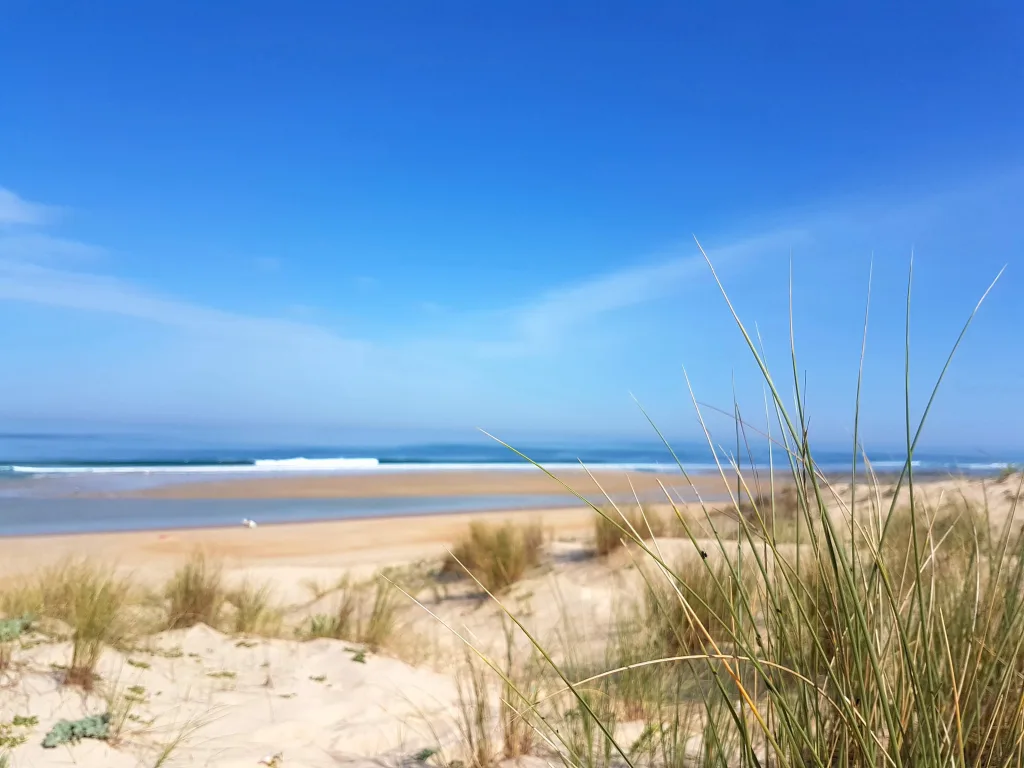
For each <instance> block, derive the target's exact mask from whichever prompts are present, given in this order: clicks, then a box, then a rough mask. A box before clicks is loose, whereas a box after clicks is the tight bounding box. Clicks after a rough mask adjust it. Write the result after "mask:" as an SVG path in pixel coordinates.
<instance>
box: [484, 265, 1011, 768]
mask: <svg viewBox="0 0 1024 768" xmlns="http://www.w3.org/2000/svg"><path fill="white" fill-rule="evenodd" d="M712 273H713V274H714V272H713V270H712ZM714 276H715V279H716V280H717V275H714ZM719 285H721V284H720V283H719ZM723 295H724V289H723ZM726 300H727V306H728V308H729V311H730V313H731V314H732V316H733V318H734V319H735V320H736V322H737V325H738V327H739V329H740V332H741V335H742V337H743V339H744V341H745V342H746V344H747V346H748V349H749V351H750V354H751V356H752V358H753V360H754V363H755V364H756V365H757V367H758V369H759V370H760V372H761V374H762V375H763V379H764V384H765V389H766V395H767V418H766V419H765V420H764V422H763V423H761V424H759V425H756V426H755V425H753V424H751V423H750V422H749V421H748V420H747V419H745V418H743V416H742V415H741V411H740V409H739V407H738V406H736V405H734V408H733V409H732V413H733V414H735V417H736V426H735V432H736V435H735V439H736V443H737V447H736V451H735V453H734V454H732V455H728V454H723V452H722V451H721V449H720V448H719V445H718V444H717V443H716V442H715V440H714V438H713V437H711V435H710V434H709V435H708V445H709V448H710V449H711V450H712V451H713V452H714V454H715V456H716V460H717V461H718V462H719V466H720V469H721V473H722V475H723V477H732V478H735V483H736V484H737V485H739V486H740V489H739V491H738V492H736V491H731V492H730V493H731V495H732V502H731V508H732V512H733V517H734V520H735V535H734V536H729V537H728V538H727V537H726V536H724V535H723V534H722V533H719V532H718V531H717V529H716V527H715V525H714V522H715V521H714V519H713V518H714V516H715V515H716V514H717V513H718V512H719V510H712V509H708V508H705V509H704V514H705V516H706V517H707V520H708V523H709V524H708V526H707V528H706V530H709V531H711V536H710V539H708V538H704V537H701V536H698V535H697V532H696V531H695V530H693V529H692V528H691V527H690V526H689V525H688V524H687V522H686V520H685V518H681V519H682V520H683V525H684V528H685V538H686V539H687V540H688V542H689V544H688V546H689V547H690V552H689V557H688V558H687V559H685V560H675V559H672V560H666V558H665V556H664V554H663V552H662V549H661V548H660V547H659V546H658V543H657V542H647V541H645V539H644V537H643V536H642V535H639V534H637V533H634V532H626V533H624V534H623V537H624V538H626V539H627V540H628V541H629V542H630V543H631V547H635V549H636V550H637V553H638V555H637V556H638V557H640V558H642V559H644V560H646V561H647V562H648V563H649V566H650V567H649V568H648V569H647V570H648V571H649V572H650V574H651V576H650V577H649V578H650V579H651V581H650V582H648V584H649V588H650V591H651V594H652V595H653V596H655V597H656V600H654V602H653V604H652V603H650V602H648V603H647V604H646V606H645V607H644V608H643V609H642V613H641V614H640V618H641V619H642V620H643V621H642V624H643V626H638V627H637V628H636V631H635V632H634V633H633V636H634V637H635V638H636V639H638V640H643V641H644V642H638V643H637V646H638V647H639V648H640V649H641V650H640V652H641V653H642V654H644V655H643V656H641V657H639V658H635V657H634V659H631V660H629V661H628V663H625V664H622V663H618V662H616V663H617V666H611V667H610V668H608V669H606V670H604V671H603V672H587V673H586V676H585V677H584V678H581V677H579V676H577V675H576V674H574V673H573V670H572V669H570V667H569V666H568V665H567V664H566V662H564V661H560V660H558V659H557V658H556V657H554V656H552V655H551V654H549V653H548V652H547V651H546V650H545V648H544V646H543V644H542V643H540V642H539V641H538V640H537V639H536V638H533V636H532V635H531V636H530V637H531V640H532V641H533V642H534V644H535V646H536V647H537V648H538V652H539V653H541V654H544V655H545V658H546V659H548V661H549V662H550V665H551V669H552V671H553V673H554V674H555V675H556V676H557V677H558V679H559V680H561V682H562V688H561V696H562V697H563V698H564V700H565V701H566V702H568V707H567V710H566V711H567V712H572V711H576V712H578V714H576V715H573V716H571V717H569V718H568V720H563V721H559V723H558V724H557V725H552V724H551V723H550V722H549V721H548V720H547V719H546V718H545V717H543V716H541V715H540V714H539V713H538V716H537V717H536V718H535V719H534V721H533V723H534V725H535V727H537V729H538V730H539V731H540V732H543V733H544V734H545V735H546V736H547V743H548V744H549V745H550V748H551V750H552V751H553V752H554V753H555V754H554V757H555V758H557V759H559V760H561V761H562V762H564V763H565V764H568V765H601V764H607V763H609V762H612V761H614V762H618V763H621V764H625V765H628V766H631V767H632V766H635V765H637V763H638V761H639V760H641V757H640V755H642V754H646V755H647V759H649V760H651V761H652V762H654V763H655V764H659V763H660V764H664V765H673V766H674V765H681V764H684V762H692V763H694V764H698V765H702V766H705V767H706V768H711V767H715V768H726V766H750V768H753V767H754V766H775V765H777V766H819V767H821V768H825V767H826V766H828V767H831V766H850V767H853V766H892V768H910V766H914V767H915V768H916V767H917V766H924V767H925V768H939V767H940V766H950V767H953V768H966V767H967V766H972V767H973V766H1009V765H1021V764H1022V763H1024V738H1021V734H1022V733H1024V540H1022V538H1021V535H1020V533H1019V526H1017V525H1015V517H1016V504H1017V499H1016V497H1014V498H1013V499H1012V500H1010V501H1011V504H1010V510H1009V514H1008V515H1007V516H1006V517H1005V520H1004V521H1003V522H1000V523H998V524H997V523H995V522H994V520H995V519H996V518H993V516H992V515H991V514H990V510H988V509H987V508H983V509H981V510H973V509H968V510H959V512H955V513H954V514H952V515H951V514H950V510H949V509H948V508H947V507H946V506H945V505H944V504H942V503H938V504H936V503H933V502H932V501H930V500H929V499H927V498H926V497H925V496H924V495H923V494H921V493H919V492H918V489H917V488H916V486H915V478H914V463H913V459H914V453H915V451H916V449H917V446H918V442H919V439H920V436H921V434H922V430H923V426H924V424H925V421H926V419H927V416H928V413H929V411H930V409H931V405H932V402H933V401H934V398H935V393H936V391H937V390H938V388H939V384H940V383H941V381H942V378H943V376H944V375H945V373H946V370H947V368H948V366H949V364H950V361H951V360H952V357H953V352H955V351H956V349H957V348H958V346H959V344H960V342H961V340H962V339H963V337H964V334H965V333H966V331H967V328H968V326H969V325H970V322H971V320H972V319H973V318H974V316H975V313H976V312H977V311H978V307H980V302H979V305H978V307H976V308H975V310H974V312H972V313H971V315H970V318H969V319H968V322H967V323H966V324H965V326H964V328H963V331H962V332H961V334H960V336H959V337H958V338H957V340H956V343H955V344H954V345H953V352H951V353H950V356H949V359H947V361H946V364H945V366H944V367H943V368H942V371H941V373H940V375H939V377H938V379H937V381H936V383H935V386H934V388H933V390H932V393H931V396H930V397H929V399H928V400H927V401H926V402H925V404H924V409H923V412H922V415H921V416H920V418H919V419H918V420H917V421H916V422H915V421H914V419H913V418H912V415H911V407H910V397H909V394H908V393H909V389H910V387H909V384H907V385H905V388H904V389H905V392H904V396H905V399H906V402H907V413H906V460H905V464H904V466H903V468H902V471H901V472H900V473H899V476H898V478H897V479H896V481H895V484H894V485H893V488H892V493H891V494H890V493H888V492H885V491H884V490H883V489H882V488H881V487H879V484H878V481H877V478H876V477H875V476H874V475H873V473H872V471H871V468H870V465H869V463H868V462H867V460H866V458H865V457H864V456H863V449H862V446H861V444H860V441H859V407H860V403H859V394H860V391H861V390H860V384H861V380H860V377H859V376H858V381H857V385H858V386H857V393H858V401H857V403H856V408H855V411H854V421H853V428H852V441H851V443H852V445H851V456H850V472H849V475H848V478H849V486H847V487H848V491H847V490H843V491H842V492H840V490H839V489H838V488H837V487H835V486H834V485H833V483H834V480H830V478H829V477H828V476H827V475H826V474H825V473H824V472H823V471H822V469H821V468H820V467H819V466H818V464H817V463H816V461H815V452H814V447H813V445H812V442H811V439H810V437H809V435H810V430H809V427H808V424H809V414H808V411H807V403H806V400H805V394H804V388H803V385H802V382H801V379H800V376H799V375H798V372H799V370H800V368H799V365H798V363H797V357H796V351H795V348H794V349H793V350H792V361H791V365H790V366H787V368H789V369H791V371H792V379H791V380H789V381H786V382H785V383H782V380H779V381H777V380H776V379H775V378H773V376H772V375H771V373H770V372H769V368H768V365H767V363H766V362H765V359H764V356H763V352H762V346H761V344H760V341H759V340H755V338H754V337H752V336H751V335H750V334H749V333H748V331H747V329H746V327H745V326H744V325H743V323H742V322H741V321H740V320H739V317H738V315H737V314H736V313H735V310H734V308H733V306H732V304H731V303H729V302H728V297H726ZM909 314H910V313H909V294H908V313H907V317H908V327H909ZM866 338H867V323H866V320H865V346H866ZM906 356H907V359H908V360H909V332H908V346H907V353H906ZM861 370H862V371H863V366H862V367H861ZM784 391H785V392H787V393H788V392H793V393H795V402H794V403H793V404H790V403H789V402H788V400H787V399H784V397H783V395H782V393H783V392H784ZM694 402H695V403H697V402H698V401H697V399H696V396H694ZM703 411H704V407H703V406H699V405H698V406H697V412H698V416H700V418H701V421H702V424H704V425H705V427H706V426H707V424H706V423H705V422H704V420H703ZM725 412H726V413H728V411H725ZM730 431H732V428H730ZM709 432H710V430H709ZM755 439H763V440H765V443H766V445H767V447H768V448H769V450H770V452H771V469H770V470H769V471H768V472H765V470H764V469H763V468H754V467H752V468H751V469H750V471H749V472H741V471H740V470H741V466H740V465H741V461H742V458H741V457H742V456H744V455H745V453H746V450H747V447H748V446H749V445H750V444H751V442H753V441H754V440H755ZM681 468H682V469H683V470H685V467H683V466H682V465H681ZM759 473H760V475H759ZM776 473H778V475H779V476H778V477H776V476H775V475H776ZM766 474H767V475H768V476H767V477H766V476H765V475H766ZM750 478H756V480H757V483H756V486H757V487H754V488H752V487H750V484H749V482H748V481H749V479H750ZM552 479H553V481H554V482H559V481H558V479H557V478H555V477H554V475H552ZM784 483H785V484H788V485H789V486H791V487H792V488H793V489H794V490H793V491H792V492H791V493H792V494H795V496H791V497H789V498H783V499H780V498H777V496H776V494H778V493H779V492H780V491H781V489H782V488H783V487H784V485H783V484H784ZM888 486H890V483H888V482H887V483H886V487H888ZM765 487H768V488H769V489H770V490H769V491H768V492H767V494H766V495H761V494H763V493H764V492H763V491H762V492H761V493H759V491H758V488H765ZM786 493H787V494H789V493H790V492H789V491H787V492H786ZM581 498H582V497H581ZM745 499H754V500H755V502H754V503H751V504H749V506H747V507H746V508H745V504H744V500H745ZM780 501H781V502H782V503H781V504H780ZM794 502H795V503H794ZM766 505H770V507H771V508H772V509H773V510H774V512H773V515H774V519H773V518H772V517H768V516H766V515H765V514H764V508H765V507H766ZM780 507H781V508H783V509H786V510H788V514H794V513H795V517H796V522H797V523H798V525H796V526H792V527H790V531H791V533H790V532H787V534H786V535H785V537H784V539H783V537H780V536H779V535H777V529H778V528H779V525H778V523H779V522H780V521H779V519H778V511H779V509H780ZM594 511H595V512H597V513H598V514H601V513H602V511H603V510H602V509H600V508H598V507H596V506H594ZM719 555H721V557H720V556H719ZM701 569H703V570H701ZM748 572H749V573H750V574H751V576H749V577H748V576H746V575H745V574H747V573H748ZM657 578H660V580H661V584H660V586H657V585H655V582H654V579H657ZM524 631H525V627H524ZM650 638H653V640H651V641H650V642H647V640H648V639H650ZM478 652H479V653H481V654H483V651H482V650H481V649H478ZM492 666H493V668H494V669H497V668H498V667H497V665H493V664H492ZM647 668H651V669H661V670H664V673H663V674H662V675H661V679H659V676H658V675H655V674H651V675H650V676H648V677H646V678H641V683H640V684H641V685H643V686H647V687H648V690H647V691H634V693H648V694H650V695H651V698H653V700H654V701H653V704H651V705H649V706H646V707H645V708H644V711H643V715H644V717H645V719H646V727H645V729H644V735H643V736H642V738H641V739H640V740H637V741H636V742H634V743H633V744H630V743H625V742H623V741H622V739H621V738H620V736H619V729H618V728H617V722H618V716H619V713H620V711H621V709H620V707H619V706H617V704H616V702H615V701H614V693H615V691H616V689H615V688H614V687H613V686H612V684H611V681H614V680H616V679H618V678H620V677H622V676H626V675H630V674H632V673H634V672H637V671H639V670H641V669H647ZM674 669H679V670H688V672H687V674H689V681H688V682H686V684H684V685H681V686H680V688H679V689H678V690H673V689H672V688H671V687H669V686H664V685H663V683H664V680H665V679H666V678H668V677H669V672H668V671H669V670H674ZM683 679H684V680H685V677H684V678H683ZM657 686H661V687H657ZM681 702H689V703H692V704H693V706H692V707H685V706H682V705H681ZM588 729H589V730H588ZM680 732H682V733H683V734H685V736H684V737H682V738H680V737H679V736H678V734H679V733H680ZM673 733H675V734H676V736H672V737H671V738H670V739H669V741H670V743H671V744H675V745H676V747H671V748H670V749H668V750H666V749H664V748H663V749H662V751H661V754H660V756H659V755H658V751H657V750H656V749H655V748H654V747H652V746H651V745H652V744H654V742H655V741H656V739H658V738H659V734H660V735H664V734H670V735H671V734H673ZM691 742H692V745H693V748H692V749H690V748H689V747H687V748H686V749H685V750H679V749H678V745H679V744H690V743H691ZM652 755H653V757H652ZM681 757H685V758H686V759H685V760H682V759H680V758H681Z"/></svg>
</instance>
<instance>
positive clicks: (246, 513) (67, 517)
mask: <svg viewBox="0 0 1024 768" xmlns="http://www.w3.org/2000/svg"><path fill="white" fill-rule="evenodd" d="M581 503H582V502H580V501H579V500H578V499H575V498H573V497H571V496H564V495H550V496H538V495H533V494H524V495H510V496H500V495H489V496H429V497H427V496H425V497H407V498H338V499H126V498H122V499H88V498H7V499H0V536H29V535H45V534H69V533H99V532H106V531H151V530H164V529H169V528H205V527H223V526H235V525H240V524H241V521H242V520H243V519H244V518H249V519H251V520H255V521H256V522H257V523H258V524H259V523H299V522H310V521H318V520H319V521H322V520H346V519H355V518H366V517H400V516H413V515H426V514H446V513H460V512H486V511H500V510H518V509H523V510H529V509H543V508H551V507H570V506H576V505H579V504H581Z"/></svg>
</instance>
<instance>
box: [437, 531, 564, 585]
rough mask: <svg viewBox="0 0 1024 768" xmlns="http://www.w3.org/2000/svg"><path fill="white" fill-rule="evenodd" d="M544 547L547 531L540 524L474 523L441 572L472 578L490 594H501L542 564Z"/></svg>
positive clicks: (453, 549) (458, 543)
mask: <svg viewBox="0 0 1024 768" xmlns="http://www.w3.org/2000/svg"><path fill="white" fill-rule="evenodd" d="M543 547H544V530H543V528H542V527H541V525H540V523H539V522H531V523H512V522H507V523H503V524H500V525H495V524H491V523H484V522H473V523H470V526H469V530H468V532H467V533H466V535H465V536H464V537H463V538H462V539H460V540H459V541H458V542H456V543H455V546H454V547H452V550H451V552H450V553H449V555H448V557H447V558H446V559H445V561H444V564H443V565H442V568H441V572H442V573H443V574H453V575H457V576H465V575H470V576H472V578H473V579H474V580H476V581H477V582H479V584H480V585H481V586H482V587H483V588H484V589H486V590H487V591H488V592H491V593H492V594H493V593H499V592H502V591H504V590H506V589H508V588H509V587H510V586H512V585H513V584H515V583H516V582H517V581H519V580H520V579H522V578H523V577H524V576H525V575H526V573H527V572H528V571H529V570H530V569H531V568H535V567H536V566H537V565H539V564H540V560H541V555H542V553H543Z"/></svg>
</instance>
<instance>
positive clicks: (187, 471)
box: [11, 457, 380, 475]
mask: <svg viewBox="0 0 1024 768" xmlns="http://www.w3.org/2000/svg"><path fill="white" fill-rule="evenodd" d="M379 465H380V461H379V460H378V459H340V458H339V459H306V458H301V457H300V458H295V459H260V460H258V461H256V462H254V463H252V464H167V465H153V466H140V465H138V464H124V465H116V464H114V465H109V466H102V467H61V466H40V467H29V466H18V465H14V466H12V467H11V471H12V472H20V473H23V474H32V475H126V474H145V475H149V474H167V475H170V474H180V475H192V474H197V473H201V474H209V473H217V472H220V473H230V474H237V473H240V472H262V473H272V472H343V471H360V470H372V469H375V468H376V467H378V466H379Z"/></svg>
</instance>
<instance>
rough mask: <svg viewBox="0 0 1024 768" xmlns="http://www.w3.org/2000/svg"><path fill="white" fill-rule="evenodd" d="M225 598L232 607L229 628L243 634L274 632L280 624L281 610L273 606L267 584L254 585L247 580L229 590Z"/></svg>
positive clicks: (271, 591) (271, 590) (269, 588)
mask: <svg viewBox="0 0 1024 768" xmlns="http://www.w3.org/2000/svg"><path fill="white" fill-rule="evenodd" d="M225 600H226V601H227V602H228V604H230V605H231V607H232V608H234V613H233V615H232V616H231V628H232V630H233V631H234V632H237V633H239V634H243V635H259V634H274V633H275V632H276V631H277V630H278V629H280V626H281V611H280V610H278V609H277V608H276V607H275V606H274V602H273V589H272V588H271V586H270V585H269V584H262V585H256V584H252V583H250V582H249V581H248V580H247V581H243V582H242V584H240V585H239V586H238V587H236V588H235V589H232V590H230V591H229V592H228V593H227V594H226V596H225Z"/></svg>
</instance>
